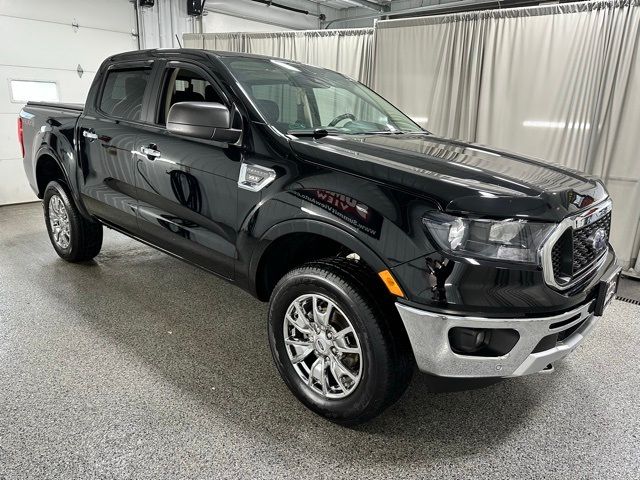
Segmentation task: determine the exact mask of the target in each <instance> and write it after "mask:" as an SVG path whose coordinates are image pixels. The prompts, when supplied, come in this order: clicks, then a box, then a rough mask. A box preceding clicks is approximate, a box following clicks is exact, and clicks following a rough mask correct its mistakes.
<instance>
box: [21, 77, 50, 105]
mask: <svg viewBox="0 0 640 480" xmlns="http://www.w3.org/2000/svg"><path fill="white" fill-rule="evenodd" d="M9 88H10V90H11V101H12V102H14V103H26V102H29V101H31V102H58V101H59V100H60V98H59V96H58V84H57V83H56V82H48V81H40V80H11V81H10V82H9Z"/></svg>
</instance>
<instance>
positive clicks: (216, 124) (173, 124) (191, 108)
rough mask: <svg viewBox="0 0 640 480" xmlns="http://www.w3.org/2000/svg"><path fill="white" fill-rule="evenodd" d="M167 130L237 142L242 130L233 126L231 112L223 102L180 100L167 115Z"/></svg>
mask: <svg viewBox="0 0 640 480" xmlns="http://www.w3.org/2000/svg"><path fill="white" fill-rule="evenodd" d="M167 130H169V131H170V132H171V133H176V134H179V135H186V136H188V137H194V138H202V139H205V140H216V141H218V142H227V143H235V142H237V141H238V140H239V139H240V135H241V133H242V131H241V130H240V129H235V128H231V113H230V112H229V109H228V108H227V107H225V106H224V105H223V104H221V103H216V102H178V103H175V104H173V105H172V106H171V109H170V110H169V115H168V116H167Z"/></svg>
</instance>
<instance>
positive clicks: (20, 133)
mask: <svg viewBox="0 0 640 480" xmlns="http://www.w3.org/2000/svg"><path fill="white" fill-rule="evenodd" d="M18 141H19V142H20V148H21V149H22V158H24V129H23V127H22V117H18Z"/></svg>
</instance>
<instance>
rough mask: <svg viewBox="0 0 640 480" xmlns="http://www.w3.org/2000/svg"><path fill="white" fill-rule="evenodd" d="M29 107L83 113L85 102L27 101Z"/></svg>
mask: <svg viewBox="0 0 640 480" xmlns="http://www.w3.org/2000/svg"><path fill="white" fill-rule="evenodd" d="M27 107H34V108H47V109H54V110H67V111H73V112H78V113H82V110H84V103H60V102H27Z"/></svg>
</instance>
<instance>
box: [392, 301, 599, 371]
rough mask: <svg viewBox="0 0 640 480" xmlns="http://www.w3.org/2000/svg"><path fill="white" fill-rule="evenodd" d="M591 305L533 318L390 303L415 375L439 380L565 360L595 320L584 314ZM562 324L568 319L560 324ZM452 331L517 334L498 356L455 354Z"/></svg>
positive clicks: (540, 367)
mask: <svg viewBox="0 0 640 480" xmlns="http://www.w3.org/2000/svg"><path fill="white" fill-rule="evenodd" d="M593 303H594V302H591V303H588V304H586V305H583V306H581V307H580V308H577V309H575V310H572V311H570V312H566V313H563V314H560V315H555V316H552V317H535V318H481V317H463V316H452V315H442V314H438V313H434V312H428V311H426V310H418V309H416V308H412V307H409V306H406V305H403V304H400V303H396V307H397V309H398V312H400V317H401V318H402V321H403V323H404V326H405V328H406V330H407V334H408V335H409V340H410V341H411V346H412V347H413V353H414V355H415V358H416V362H417V363H418V368H419V369H420V370H421V371H423V372H427V373H430V374H433V375H439V376H443V377H459V378H464V377H467V378H478V377H517V376H521V375H527V374H530V373H535V372H539V371H541V370H543V369H544V368H545V367H546V366H547V365H549V364H550V363H553V362H556V361H558V360H561V359H562V358H564V357H566V356H567V355H569V354H570V353H571V352H572V351H573V350H575V349H576V347H577V346H578V345H580V344H581V343H582V341H583V340H584V338H585V337H586V336H587V335H588V334H589V332H590V331H591V329H592V328H593V327H594V325H595V324H596V322H597V321H598V319H599V318H600V317H596V316H594V315H593V313H589V310H591V311H593ZM573 317H575V318H573ZM568 320H571V321H569V323H563V322H566V321H568ZM557 323H561V326H559V327H555V328H551V325H553V324H557ZM580 323H581V325H580V327H579V328H577V329H576V330H575V331H574V332H572V333H571V335H569V336H568V337H567V338H565V339H564V340H562V341H559V342H557V343H556V345H555V347H553V348H550V349H548V350H544V351H541V352H536V353H533V351H534V350H535V348H536V346H537V345H538V343H539V342H540V341H541V340H542V339H543V338H544V337H546V336H548V335H552V334H555V333H560V332H563V331H565V330H568V329H570V328H572V327H574V326H576V325H577V324H580ZM453 327H470V328H499V329H513V330H516V331H517V332H518V333H519V334H520V338H519V340H518V342H517V343H516V345H515V346H514V347H513V349H512V350H511V351H510V352H509V353H507V354H506V355H503V356H499V357H480V356H472V355H459V354H457V353H455V352H454V351H453V350H452V349H451V346H450V344H449V330H450V329H451V328H453Z"/></svg>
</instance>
